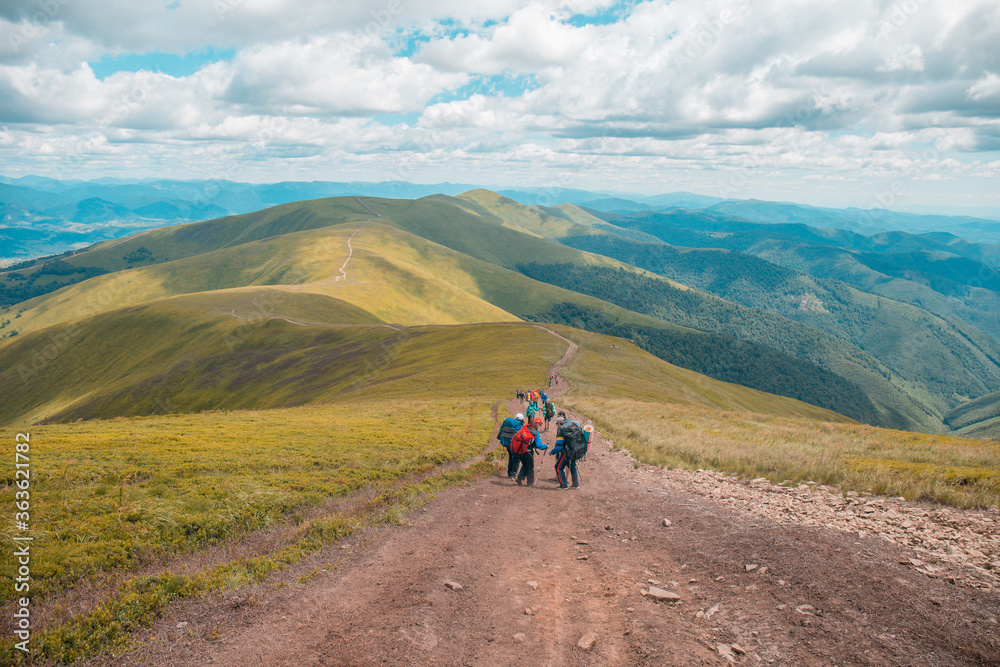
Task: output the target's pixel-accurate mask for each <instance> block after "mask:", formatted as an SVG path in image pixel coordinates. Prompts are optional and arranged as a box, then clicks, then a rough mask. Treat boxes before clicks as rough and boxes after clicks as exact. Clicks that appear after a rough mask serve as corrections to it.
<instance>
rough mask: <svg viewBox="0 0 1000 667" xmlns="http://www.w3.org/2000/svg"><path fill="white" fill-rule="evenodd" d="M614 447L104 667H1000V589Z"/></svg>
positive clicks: (338, 548) (188, 614)
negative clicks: (733, 496) (768, 508)
mask: <svg viewBox="0 0 1000 667" xmlns="http://www.w3.org/2000/svg"><path fill="white" fill-rule="evenodd" d="M543 328H544V327H543ZM552 333H553V335H558V334H556V333H555V332H552ZM564 340H565V339H564ZM567 342H569V341H567ZM575 351H576V350H575V346H573V345H572V344H570V348H569V349H568V350H567V353H566V355H564V357H563V358H562V359H561V360H560V361H559V362H557V363H556V364H555V365H554V366H553V367H552V368H553V369H554V370H555V372H558V370H559V369H560V368H561V366H562V364H563V363H565V362H566V361H568V360H569V359H570V357H571V356H572V354H574V353H575ZM513 389H514V388H513V387H512V388H511V390H512V391H513ZM569 389H570V388H569V387H568V386H567V384H566V382H565V381H564V380H562V381H560V384H559V385H558V387H555V386H554V387H553V391H552V395H553V396H554V398H555V402H556V405H557V406H559V400H560V398H561V397H562V396H563V395H564V394H565V392H567V391H568V390H569ZM507 409H508V412H510V413H511V414H513V413H515V412H518V411H521V410H522V409H523V405H522V404H521V403H520V402H519V401H517V400H516V399H515V400H511V401H509V402H508V403H507ZM571 416H575V415H572V413H571ZM500 417H503V415H502V414H501V415H500ZM575 417H577V418H579V419H581V421H583V422H584V423H585V422H586V418H585V416H580V415H576V416H575ZM554 439H555V427H554V424H553V426H552V427H551V428H550V430H549V431H548V432H545V433H543V440H544V441H545V442H546V443H551V442H553V441H554ZM494 444H495V443H494ZM611 445H612V443H609V442H608V441H606V440H604V439H603V438H601V437H600V433H596V434H595V438H594V441H593V442H592V443H591V450H590V454H589V455H588V456H587V458H586V459H585V460H584V461H583V462H582V463H581V464H580V472H581V487H582V488H581V489H580V490H578V491H557V490H556V486H557V482H556V481H555V475H554V471H553V465H554V460H553V457H551V456H541V457H536V467H537V468H538V471H537V482H536V486H535V488H528V487H525V486H518V485H516V484H514V483H513V482H512V481H510V480H508V479H507V477H506V474H505V472H506V471H505V470H503V471H500V470H498V472H497V474H496V475H495V476H492V477H490V478H487V479H484V480H482V481H480V482H478V483H476V484H473V485H470V486H464V487H458V488H453V489H449V490H447V491H444V492H443V493H441V495H440V496H439V497H438V498H437V499H435V500H434V501H432V502H431V503H430V504H428V505H427V506H426V507H425V508H424V509H423V510H422V511H417V512H415V513H413V515H411V516H410V517H408V522H409V523H408V524H407V525H402V526H391V527H382V528H378V529H373V530H371V531H369V532H368V533H366V534H363V535H355V536H353V537H351V538H349V539H347V540H345V542H344V543H342V544H338V545H333V546H331V547H329V548H328V549H327V550H326V551H325V552H324V553H322V554H319V555H318V556H316V557H315V558H312V559H311V560H310V564H307V565H306V566H303V568H308V569H311V568H312V567H316V566H317V564H318V563H327V562H332V564H333V565H332V566H331V567H329V569H328V571H325V570H324V571H323V572H321V573H319V574H318V575H317V576H315V577H313V578H311V579H309V580H307V581H306V583H298V582H297V581H296V579H295V576H296V575H301V574H303V573H304V572H308V569H303V568H300V569H299V570H296V571H295V572H292V573H289V574H288V576H287V577H286V578H285V581H288V582H289V584H288V585H287V586H284V587H275V586H274V585H273V584H272V585H266V586H263V585H262V586H258V587H256V588H254V589H253V590H251V591H249V592H247V591H245V590H243V591H238V592H235V593H232V594H228V595H224V596H222V598H221V599H213V600H205V601H193V602H187V603H184V604H181V605H178V606H177V607H176V608H174V609H172V610H171V611H170V612H169V613H168V614H167V616H166V617H164V618H163V619H161V620H160V621H158V623H157V626H156V628H155V629H154V631H153V633H152V639H151V640H150V641H149V644H148V645H147V646H145V647H143V648H141V649H138V650H135V651H133V652H131V653H128V654H125V655H123V656H120V657H119V658H116V659H114V660H110V661H105V662H94V663H93V664H114V665H134V664H144V665H150V666H153V665H171V666H176V665H188V664H212V665H231V666H233V667H248V666H254V665H260V666H266V667H275V666H279V665H289V666H291V665H295V666H299V665H344V666H347V665H504V666H508V665H515V666H516V665H525V666H527V665H532V666H534V665H552V666H557V665H565V666H577V665H719V664H729V663H735V664H747V665H770V664H775V665H900V666H903V665H906V666H909V665H970V664H1000V640H998V637H1000V626H998V615H1000V596H998V592H997V591H996V590H993V591H989V590H980V589H977V588H973V587H970V586H963V585H961V584H959V585H955V584H951V583H947V582H946V581H944V579H943V578H932V577H930V576H927V575H926V574H924V573H921V572H919V571H915V570H914V569H913V568H912V567H908V566H905V565H902V564H901V561H906V559H907V557H910V556H913V553H912V551H909V550H907V549H904V548H902V547H899V546H896V545H894V544H891V543H889V542H887V541H886V540H883V539H881V538H879V537H878V536H876V535H866V536H864V537H860V536H859V534H858V533H857V532H846V531H841V530H834V529H830V528H825V527H822V526H810V525H805V524H796V523H777V522H772V521H770V520H768V519H766V518H763V517H762V516H758V515H756V514H755V513H754V512H751V511H743V510H739V509H738V508H733V507H732V506H728V505H726V504H724V503H723V502H721V500H719V499H713V498H710V497H706V496H705V495H704V494H698V493H695V491H694V486H693V485H690V484H688V483H686V482H685V480H690V479H694V477H695V476H697V475H698V473H693V472H680V471H663V470H660V469H658V468H653V467H650V466H645V465H641V464H638V463H637V462H636V461H635V460H634V459H632V458H631V457H630V456H629V455H628V454H627V453H625V452H622V451H617V450H612V449H611ZM322 567H326V565H323V566H322ZM659 589H662V592H661V590H659ZM664 592H666V594H664Z"/></svg>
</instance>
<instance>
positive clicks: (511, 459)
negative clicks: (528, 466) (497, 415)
mask: <svg viewBox="0 0 1000 667" xmlns="http://www.w3.org/2000/svg"><path fill="white" fill-rule="evenodd" d="M522 426H524V415H522V414H521V413H520V412H518V413H517V414H516V415H514V416H513V417H507V419H504V420H503V423H502V424H500V431H499V432H498V433H497V440H499V441H500V444H501V445H503V447H504V449H506V450H507V477H509V478H510V479H514V478H515V477H517V469H518V467H519V466H520V465H521V460H520V458H518V457H517V456H515V455H514V453H513V452H511V451H510V441H511V440H513V439H514V434H515V433H517V432H518V431H520V430H521V427H522Z"/></svg>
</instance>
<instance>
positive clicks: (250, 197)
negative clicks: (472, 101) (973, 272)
mask: <svg viewBox="0 0 1000 667" xmlns="http://www.w3.org/2000/svg"><path fill="white" fill-rule="evenodd" d="M477 187H478V186H476V185H472V184H460V183H437V184H432V185H423V184H415V183H407V182H404V181H387V182H381V183H364V182H322V181H315V182H284V183H271V184H254V183H235V182H232V181H225V180H205V181H176V180H152V179H150V180H128V179H111V178H102V179H97V180H92V181H82V180H55V179H51V178H45V177H41V176H25V177H21V178H16V179H12V178H4V177H0V241H2V246H0V263H3V264H10V263H12V262H16V261H19V260H24V259H30V258H32V257H41V256H45V255H55V254H60V253H63V252H66V251H68V250H73V249H77V248H83V247H86V246H88V245H91V244H93V243H97V242H99V241H105V240H109V239H116V238H120V237H123V236H127V235H129V234H133V233H135V232H139V231H143V230H147V229H153V228H156V227H162V226H165V225H172V224H178V223H184V222H194V221H199V220H208V219H212V218H218V217H223V216H227V215H239V214H243V213H251V212H254V211H259V210H262V209H265V208H268V207H271V206H277V205H280V204H285V203H290V202H295V201H302V200H309V199H319V198H324V197H339V196H348V195H358V196H366V197H385V198H396V199H416V198H420V197H425V196H429V195H434V194H444V195H458V194H460V193H462V192H466V191H469V190H473V189H476V188H477ZM494 189H495V190H498V191H499V194H501V195H503V196H505V197H508V198H509V199H512V200H514V201H516V202H519V203H521V204H525V205H529V206H533V205H537V206H556V205H558V204H577V205H581V206H585V207H588V208H590V209H594V210H597V211H601V212H605V213H622V214H636V213H644V212H646V213H671V212H676V211H690V212H695V211H698V212H703V213H705V214H706V215H709V216H712V217H714V218H717V219H729V218H738V219H741V220H746V221H751V222H760V223H766V224H781V223H800V224H804V225H808V226H810V227H823V228H832V229H843V230H849V231H854V232H858V233H861V234H866V235H871V234H877V233H880V232H885V231H907V232H918V233H921V232H926V233H934V232H938V233H940V232H944V233H948V234H953V235H955V236H959V237H961V238H964V239H968V240H970V241H978V242H986V243H1000V223H998V222H997V221H995V220H988V219H984V218H973V217H968V216H942V215H917V214H912V213H902V212H896V211H887V210H875V211H863V210H860V209H851V208H848V209H831V208H818V207H813V206H806V205H802V204H792V203H783V202H765V201H756V200H729V199H720V198H718V197H709V196H705V195H699V194H693V193H689V192H674V193H668V194H661V195H655V196H651V197H640V196H636V195H626V194H622V193H614V192H594V191H587V190H577V189H571V188H494Z"/></svg>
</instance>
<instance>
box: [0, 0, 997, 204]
mask: <svg viewBox="0 0 1000 667" xmlns="http://www.w3.org/2000/svg"><path fill="white" fill-rule="evenodd" d="M998 45H1000V3H998V2H996V0H982V1H978V0H842V1H840V2H818V1H816V0H673V1H666V0H650V1H646V2H637V1H628V2H615V1H611V0H535V1H531V2H524V1H520V0H491V1H479V2H469V1H468V0H372V1H368V0H352V1H351V2H328V1H326V0H113V1H108V0H0V174H2V175H4V176H13V177H16V176H22V175H26V174H41V175H47V176H53V177H60V178H97V177H101V176H117V177H174V178H177V177H180V178H225V179H230V180H236V181H278V180H367V181H383V180H394V179H400V180H409V181H413V182H424V183H433V182H440V181H452V182H462V183H481V184H495V185H501V184H502V185H522V186H529V185H536V186H537V185H542V186H562V187H581V188H589V189H602V190H618V191H634V192H642V193H647V194H654V193H658V192H669V191H676V190H688V191H694V192H700V193H704V194H710V195H716V196H729V197H759V198H767V199H787V200H793V201H801V202H806V203H814V204H824V205H856V206H868V205H871V204H873V203H875V202H878V201H880V200H885V201H887V202H889V203H888V204H887V205H890V206H892V207H894V208H899V209H906V208H910V207H917V206H920V205H930V206H938V207H940V206H944V205H949V206H952V205H953V206H956V207H992V208H997V209H998V210H1000V46H998Z"/></svg>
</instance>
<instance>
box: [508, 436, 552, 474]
mask: <svg viewBox="0 0 1000 667" xmlns="http://www.w3.org/2000/svg"><path fill="white" fill-rule="evenodd" d="M546 449H548V445H546V444H545V443H544V442H542V439H541V437H539V435H538V431H536V430H535V429H533V428H531V427H530V426H529V425H528V424H525V425H524V426H522V427H521V430H519V431H518V432H517V433H515V434H514V437H513V438H512V439H511V441H510V451H511V453H512V454H513V455H514V456H516V457H517V461H518V464H519V465H520V468H521V469H520V471H519V472H518V473H517V476H516V477H515V478H514V481H515V482H517V483H518V484H521V483H522V482H524V481H525V480H527V482H528V486H534V485H535V451H536V450H541V451H542V452H544V451H545V450H546Z"/></svg>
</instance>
